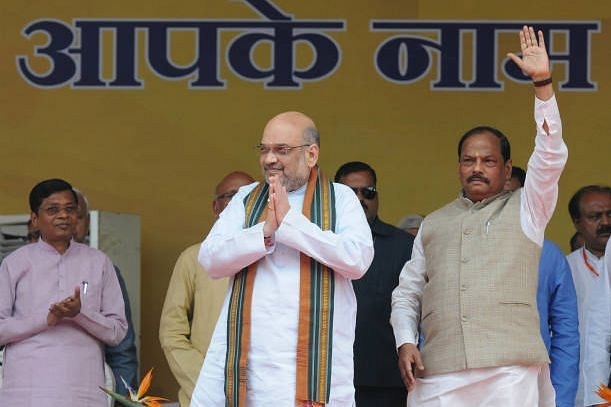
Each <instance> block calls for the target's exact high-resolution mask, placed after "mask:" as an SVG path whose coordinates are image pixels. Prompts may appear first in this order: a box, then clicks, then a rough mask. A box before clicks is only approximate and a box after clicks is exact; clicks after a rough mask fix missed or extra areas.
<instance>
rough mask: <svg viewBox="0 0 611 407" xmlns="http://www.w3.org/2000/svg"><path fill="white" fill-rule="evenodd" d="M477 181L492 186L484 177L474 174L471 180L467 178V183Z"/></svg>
mask: <svg viewBox="0 0 611 407" xmlns="http://www.w3.org/2000/svg"><path fill="white" fill-rule="evenodd" d="M475 180H478V181H482V182H485V183H486V184H490V181H489V180H488V178H486V177H483V176H481V175H479V174H473V175H471V176H470V177H469V178H467V182H473V181H475Z"/></svg>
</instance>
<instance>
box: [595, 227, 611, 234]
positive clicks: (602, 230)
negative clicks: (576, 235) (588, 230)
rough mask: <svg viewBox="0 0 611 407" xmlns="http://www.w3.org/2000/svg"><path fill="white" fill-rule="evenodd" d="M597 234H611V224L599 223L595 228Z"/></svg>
mask: <svg viewBox="0 0 611 407" xmlns="http://www.w3.org/2000/svg"><path fill="white" fill-rule="evenodd" d="M596 234H597V235H599V236H600V235H609V234H611V225H600V227H599V228H598V229H597V230H596Z"/></svg>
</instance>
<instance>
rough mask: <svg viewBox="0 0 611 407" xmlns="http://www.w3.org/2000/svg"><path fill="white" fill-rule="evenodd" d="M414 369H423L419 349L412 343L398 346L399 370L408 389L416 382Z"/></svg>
mask: <svg viewBox="0 0 611 407" xmlns="http://www.w3.org/2000/svg"><path fill="white" fill-rule="evenodd" d="M415 369H418V370H424V365H423V364H422V359H421V358H420V351H419V350H418V347H417V346H416V345H414V344H413V343H404V344H403V345H401V346H400V347H399V371H400V372H401V378H402V379H403V383H404V384H405V386H406V387H407V390H408V391H411V390H413V388H414V385H415V384H416V377H415V375H414V371H415Z"/></svg>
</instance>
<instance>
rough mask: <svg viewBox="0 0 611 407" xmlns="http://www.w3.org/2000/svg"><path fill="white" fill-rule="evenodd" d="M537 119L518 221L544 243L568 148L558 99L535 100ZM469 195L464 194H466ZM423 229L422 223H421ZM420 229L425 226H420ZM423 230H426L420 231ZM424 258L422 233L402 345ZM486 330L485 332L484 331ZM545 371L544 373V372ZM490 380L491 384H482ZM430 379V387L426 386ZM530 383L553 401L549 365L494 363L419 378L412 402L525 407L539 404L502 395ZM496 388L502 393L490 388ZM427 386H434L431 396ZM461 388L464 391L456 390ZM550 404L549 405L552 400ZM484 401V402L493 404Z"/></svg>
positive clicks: (413, 319)
mask: <svg viewBox="0 0 611 407" xmlns="http://www.w3.org/2000/svg"><path fill="white" fill-rule="evenodd" d="M534 110H535V122H536V124H537V136H536V137H535V149H534V152H533V154H532V155H531V157H530V159H529V162H528V171H527V176H526V181H525V184H524V188H521V189H520V192H519V193H520V194H521V197H520V199H521V201H520V204H521V206H520V225H521V227H522V231H523V232H524V234H525V235H526V236H528V237H529V238H530V239H531V240H532V241H533V242H535V243H537V244H538V245H540V246H542V245H543V239H544V232H545V227H546V226H547V223H548V222H549V219H550V218H551V216H552V214H553V213H554V208H555V206H556V201H557V198H558V179H559V178H560V174H561V173H562V169H563V168H564V164H565V163H566V160H567V156H568V153H567V148H566V145H565V143H564V141H563V140H562V126H561V122H560V113H559V111H558V106H557V104H556V99H555V97H552V98H551V99H549V100H547V101H541V100H539V99H536V98H535V109H534ZM544 121H545V122H547V124H548V126H549V131H550V134H549V135H548V134H546V132H545V130H544V129H543V122H544ZM465 199H466V198H465ZM422 227H424V226H422ZM422 227H421V228H422ZM421 230H422V229H421ZM426 271H427V268H426V259H425V257H424V250H423V245H422V239H421V235H420V233H418V235H417V236H416V239H415V240H414V247H413V250H412V258H411V260H410V261H408V262H407V263H406V264H405V266H404V267H403V271H402V272H401V276H400V279H399V286H398V287H397V288H396V289H395V291H394V292H393V299H392V314H391V324H392V326H393V330H394V334H395V340H396V343H397V345H398V346H400V345H402V344H404V343H414V344H415V343H417V338H418V332H419V323H420V299H421V297H422V294H423V290H424V285H425V284H426V281H427V278H426ZM482 334H484V333H482ZM507 369H509V371H510V372H509V373H510V374H511V372H513V375H514V378H515V377H518V376H519V377H522V379H520V380H516V381H515V382H514V385H513V387H512V386H509V389H508V388H507V385H508V382H507V380H505V379H504V377H506V376H507ZM540 372H541V374H540ZM533 373H534V374H535V376H537V375H538V376H539V383H537V381H534V382H533V381H532V380H529V379H528V376H529V375H531V376H532V375H533ZM485 382H487V383H488V384H489V385H488V386H482V384H483V383H485ZM425 383H426V385H425ZM526 384H530V386H531V387H529V389H528V390H530V391H531V392H534V393H531V395H532V397H535V398H534V399H535V400H536V399H537V398H539V399H540V400H542V404H539V405H540V406H541V405H553V400H554V393H553V388H552V386H551V380H550V378H549V369H548V367H547V366H544V367H542V366H536V367H534V369H530V367H518V366H509V367H504V366H501V367H491V368H484V369H471V370H469V369H467V370H463V371H459V372H453V373H447V374H443V375H432V376H430V377H427V378H425V379H424V381H423V380H422V379H417V382H416V386H415V388H414V390H413V391H412V392H410V393H409V394H408V406H418V407H433V406H440V405H452V406H465V407H472V406H475V405H482V404H479V403H480V402H481V401H482V400H485V399H486V397H488V398H487V399H486V400H487V401H486V402H487V403H492V404H498V405H503V406H516V407H523V406H525V405H529V406H534V405H536V404H524V402H525V400H526V399H525V398H524V397H526V393H523V394H524V397H522V398H520V397H519V398H517V399H515V398H514V399H512V400H509V399H508V398H507V397H506V396H505V394H504V393H506V392H507V391H516V390H517V389H520V391H524V392H525V391H526V389H525V387H524V386H525V385H526ZM491 386H492V387H496V388H499V389H502V390H500V391H499V392H496V393H494V394H496V395H497V396H498V397H497V398H493V397H490V396H494V394H493V393H491V394H488V393H490V392H489V391H488V390H487V389H490V388H491ZM429 389H434V391H435V393H434V394H432V393H431V391H430V390H429ZM458 389H462V390H458ZM440 394H444V397H445V399H444V400H445V401H446V402H448V401H451V403H448V404H443V403H442V404H439V401H440V400H441V398H440V396H438V395H440ZM550 402H551V403H550ZM492 404H486V405H492Z"/></svg>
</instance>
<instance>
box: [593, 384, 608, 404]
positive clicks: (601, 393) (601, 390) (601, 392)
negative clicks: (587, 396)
mask: <svg viewBox="0 0 611 407" xmlns="http://www.w3.org/2000/svg"><path fill="white" fill-rule="evenodd" d="M596 394H598V397H600V398H601V399H605V400H607V403H601V404H598V406H611V389H610V388H608V387H607V386H605V385H604V384H599V385H598V388H597V389H596Z"/></svg>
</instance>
